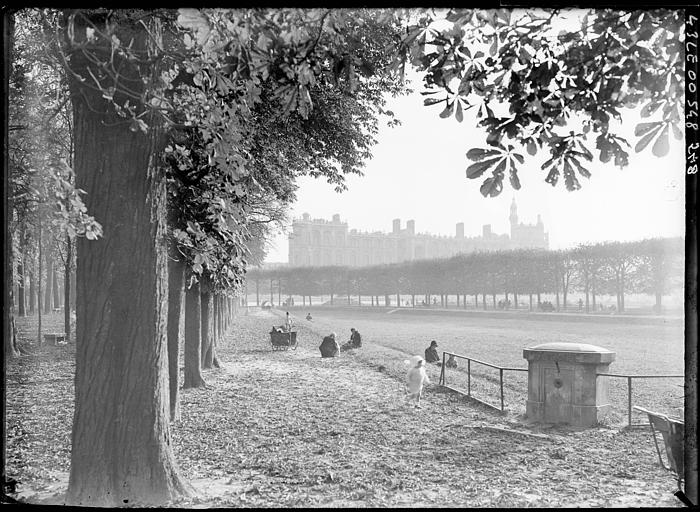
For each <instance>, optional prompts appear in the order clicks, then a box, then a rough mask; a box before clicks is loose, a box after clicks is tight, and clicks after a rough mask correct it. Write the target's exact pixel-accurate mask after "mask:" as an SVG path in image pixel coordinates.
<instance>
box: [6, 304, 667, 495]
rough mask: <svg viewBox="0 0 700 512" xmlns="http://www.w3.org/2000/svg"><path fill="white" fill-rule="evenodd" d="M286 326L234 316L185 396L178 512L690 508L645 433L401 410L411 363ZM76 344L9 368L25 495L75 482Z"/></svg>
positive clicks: (11, 445)
mask: <svg viewBox="0 0 700 512" xmlns="http://www.w3.org/2000/svg"><path fill="white" fill-rule="evenodd" d="M279 323H280V322H279V318H278V317H275V316H274V313H269V312H261V313H258V314H250V315H241V316H239V317H238V318H237V319H236V321H235V324H234V325H233V327H232V329H231V331H230V333H229V334H228V335H227V337H226V338H225V340H224V342H223V343H222V346H221V347H219V356H220V359H221V361H222V363H223V364H222V368H220V369H215V370H207V371H205V375H204V376H205V379H206V380H207V382H208V384H209V386H208V387H207V388H204V389H189V390H182V394H181V413H182V419H181V420H180V421H179V422H177V423H175V424H173V425H172V437H173V448H174V451H175V455H176V458H177V460H178V463H179V466H180V470H181V472H182V473H183V476H185V477H186V478H187V479H188V480H190V481H191V482H192V483H193V485H194V486H195V488H196V489H197V490H198V492H199V494H198V496H197V497H194V498H188V499H183V500H180V501H178V502H177V503H173V505H175V506H185V507H216V506H236V507H269V506H280V507H301V506H304V507H326V506H327V507H350V506H376V507H384V506H390V507H397V506H411V507H415V506H426V507H435V506H470V507H478V506H488V507H526V506H527V507H545V506H546V507H559V506H679V505H680V502H678V501H677V500H675V498H674V497H673V495H672V493H673V491H674V490H675V481H674V480H673V478H672V477H671V475H670V474H668V473H666V472H665V471H664V470H662V469H661V468H660V467H659V466H658V461H657V460H656V453H655V449H654V446H653V441H652V439H651V435H650V433H649V432H648V431H647V430H641V431H640V430H632V431H628V430H620V429H617V428H605V427H603V428H598V429H589V430H576V429H570V428H564V427H549V428H547V426H527V425H525V424H523V423H521V422H518V421H517V418H516V417H514V416H512V415H511V416H504V415H501V414H497V413H494V412H492V411H490V410H488V409H486V408H484V407H483V406H479V405H477V404H474V403H473V402H471V401H469V400H467V399H464V398H463V397H461V396H460V395H457V394H454V393H452V392H449V391H445V390H444V389H441V388H439V387H437V386H435V385H431V386H429V387H428V388H427V389H426V392H425V395H424V399H423V401H422V408H420V409H418V408H415V407H413V406H411V405H409V404H407V403H406V402H405V395H404V389H403V383H402V381H403V376H404V374H403V372H405V366H403V362H402V360H403V358H405V355H406V354H402V353H400V352H397V351H395V350H394V349H391V348H387V347H382V346H378V345H374V344H372V343H365V346H363V348H362V349H360V350H356V351H351V352H349V353H344V354H342V355H341V356H340V357H337V358H332V359H322V358H321V357H320V353H319V351H318V344H319V343H320V340H321V333H320V332H317V331H315V330H312V329H313V328H314V326H308V327H307V326H303V325H302V326H299V327H298V329H297V330H298V339H299V342H300V346H299V348H298V349H297V350H288V351H274V352H273V351H272V350H271V346H270V343H269V334H268V333H269V329H270V326H271V325H272V324H279ZM72 347H73V346H72V345H69V346H68V347H61V348H56V347H42V348H41V349H38V350H36V353H35V355H33V356H28V357H25V358H19V359H17V360H15V361H12V362H11V364H10V365H9V367H8V388H7V394H8V420H7V421H8V423H7V425H8V460H7V464H8V474H10V475H13V476H15V477H16V478H17V479H18V480H20V482H21V485H20V487H24V489H22V493H21V494H22V496H24V497H25V498H26V497H27V496H30V498H29V500H28V501H32V498H31V497H34V498H35V499H36V498H37V497H38V496H42V494H41V493H42V492H43V493H46V492H56V487H55V485H57V484H56V482H59V483H60V482H65V476H66V475H67V471H68V467H69V457H70V422H71V419H72V408H73V388H72V386H73V380H72V377H73V369H74V366H73V362H72V361H73V353H72V350H73V348H72ZM431 371H433V372H434V373H436V372H435V369H434V368H432V369H431ZM437 377H438V375H437V374H433V375H431V379H432V380H433V382H434V383H437ZM52 475H53V476H52ZM57 475H58V476H57ZM51 478H54V479H56V481H55V482H53V483H52V482H51ZM49 485H54V487H50V488H48V489H47V488H46V486H49ZM42 487H43V488H42Z"/></svg>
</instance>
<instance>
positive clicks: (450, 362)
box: [445, 354, 457, 368]
mask: <svg viewBox="0 0 700 512" xmlns="http://www.w3.org/2000/svg"><path fill="white" fill-rule="evenodd" d="M445 366H447V367H448V368H457V361H456V360H455V356H454V354H450V357H449V358H448V359H447V362H446V363H445Z"/></svg>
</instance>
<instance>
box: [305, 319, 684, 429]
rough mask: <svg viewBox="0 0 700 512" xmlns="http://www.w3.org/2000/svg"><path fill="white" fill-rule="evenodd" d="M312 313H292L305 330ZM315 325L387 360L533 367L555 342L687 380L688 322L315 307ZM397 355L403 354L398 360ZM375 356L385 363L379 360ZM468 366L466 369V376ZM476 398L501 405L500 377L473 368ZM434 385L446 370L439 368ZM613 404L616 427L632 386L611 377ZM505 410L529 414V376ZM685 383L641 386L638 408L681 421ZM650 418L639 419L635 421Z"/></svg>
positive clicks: (624, 367) (522, 377)
mask: <svg viewBox="0 0 700 512" xmlns="http://www.w3.org/2000/svg"><path fill="white" fill-rule="evenodd" d="M309 309H310V308H307V309H305V310H301V309H298V310H297V311H298V312H297V313H295V312H294V310H293V311H292V314H293V315H294V317H295V319H296V320H297V321H298V322H301V323H306V320H304V316H305V315H306V312H307V310H309ZM310 311H311V312H312V316H313V322H312V323H313V325H314V328H315V329H316V330H319V332H324V333H326V332H331V331H336V332H337V333H338V334H339V336H340V339H341V340H345V339H349V330H350V327H355V328H356V329H358V330H359V331H360V332H361V333H362V336H363V340H365V342H366V343H367V344H368V345H370V346H372V345H376V346H380V347H383V348H386V349H390V352H388V353H387V355H386V361H383V362H381V364H390V361H392V360H393V359H397V358H399V359H400V358H407V357H408V356H410V355H413V354H420V355H423V352H424V350H425V348H426V347H427V346H428V345H429V344H430V340H433V339H434V340H436V341H437V342H438V345H439V351H440V352H442V351H447V352H454V353H457V354H462V355H466V356H469V357H471V358H474V359H478V360H481V361H485V362H489V363H493V364H496V365H499V366H507V367H516V368H527V361H526V360H525V359H523V349H524V348H527V347H531V346H534V345H538V344H541V343H550V342H569V343H587V344H592V345H597V346H600V347H603V348H606V349H608V350H611V351H613V352H615V353H616V359H615V361H614V362H613V363H612V364H611V365H610V368H609V373H618V374H634V375H655V374H673V375H682V374H683V353H684V350H683V343H684V341H683V340H684V337H683V323H682V322H680V321H678V320H669V321H663V320H655V321H654V322H651V321H649V320H646V319H633V318H630V319H626V318H625V319H623V318H616V319H615V321H612V320H608V319H597V318H595V317H592V318H591V317H589V318H584V317H580V318H577V319H576V320H577V321H569V320H562V319H559V318H557V315H540V316H539V317H537V315H527V314H523V315H499V314H497V313H491V314H489V315H488V316H486V315H478V314H473V313H472V314H461V313H460V312H452V313H449V312H444V311H443V312H430V311H425V310H418V311H415V310H411V309H400V310H391V309H382V308H329V307H317V308H311V309H310ZM391 351H395V352H396V354H392V352H391ZM372 357H378V356H376V355H373V356H372ZM465 367H466V361H464V362H462V363H461V367H460V370H463V369H464V368H465ZM472 372H473V374H475V376H474V377H473V378H472V383H471V384H472V392H473V394H474V395H475V396H478V397H479V398H481V399H484V400H486V401H488V402H490V403H494V404H499V400H500V396H499V393H500V391H499V387H498V380H497V379H498V370H495V369H489V368H488V367H485V366H481V365H476V364H474V363H472ZM432 373H433V375H434V376H435V379H436V380H437V378H438V377H439V370H438V369H436V368H433V371H432ZM606 378H607V379H608V381H609V398H610V401H611V403H612V404H613V406H614V407H613V414H612V416H611V420H612V421H614V422H616V423H617V422H621V421H623V420H624V421H626V420H627V417H626V415H627V379H621V378H612V377H606ZM448 379H450V382H451V383H452V385H457V386H458V387H461V388H462V389H465V390H466V387H467V384H466V377H465V375H464V372H462V371H458V372H455V371H454V370H451V371H449V373H448ZM504 382H505V385H504V387H505V389H504V394H505V397H504V398H505V403H506V408H507V409H509V410H510V411H513V412H515V413H522V412H524V409H525V400H526V396H527V374H526V373H525V372H505V374H504ZM682 386H683V379H682V378H669V379H635V380H634V381H633V405H639V406H642V407H644V408H647V409H652V410H657V411H660V412H664V413H666V414H671V415H674V416H681V417H682V414H683V387H682ZM643 419H644V418H642V417H641V416H638V413H634V414H633V421H634V422H638V421H642V420H643Z"/></svg>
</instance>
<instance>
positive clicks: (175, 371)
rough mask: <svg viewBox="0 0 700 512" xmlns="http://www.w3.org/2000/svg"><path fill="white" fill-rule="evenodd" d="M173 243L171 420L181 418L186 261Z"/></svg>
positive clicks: (170, 270) (170, 268)
mask: <svg viewBox="0 0 700 512" xmlns="http://www.w3.org/2000/svg"><path fill="white" fill-rule="evenodd" d="M170 243H171V250H170V258H168V375H169V379H168V381H169V383H170V386H169V389H170V421H176V420H178V419H180V400H179V393H180V365H179V356H180V312H181V309H182V294H183V291H184V288H185V262H184V260H183V257H182V256H181V255H180V254H179V253H178V252H177V249H176V248H175V247H173V246H174V245H175V244H176V242H175V241H174V240H173V241H171V242H170Z"/></svg>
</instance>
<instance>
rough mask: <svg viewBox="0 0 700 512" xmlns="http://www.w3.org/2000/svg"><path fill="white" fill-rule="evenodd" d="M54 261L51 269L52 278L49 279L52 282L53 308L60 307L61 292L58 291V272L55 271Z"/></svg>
mask: <svg viewBox="0 0 700 512" xmlns="http://www.w3.org/2000/svg"><path fill="white" fill-rule="evenodd" d="M56 263H57V262H54V265H53V268H52V269H51V273H52V275H53V276H52V278H51V281H52V282H53V287H52V289H51V291H52V292H53V307H54V309H56V308H59V307H61V294H60V293H59V289H60V288H59V286H58V274H57V272H56Z"/></svg>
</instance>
